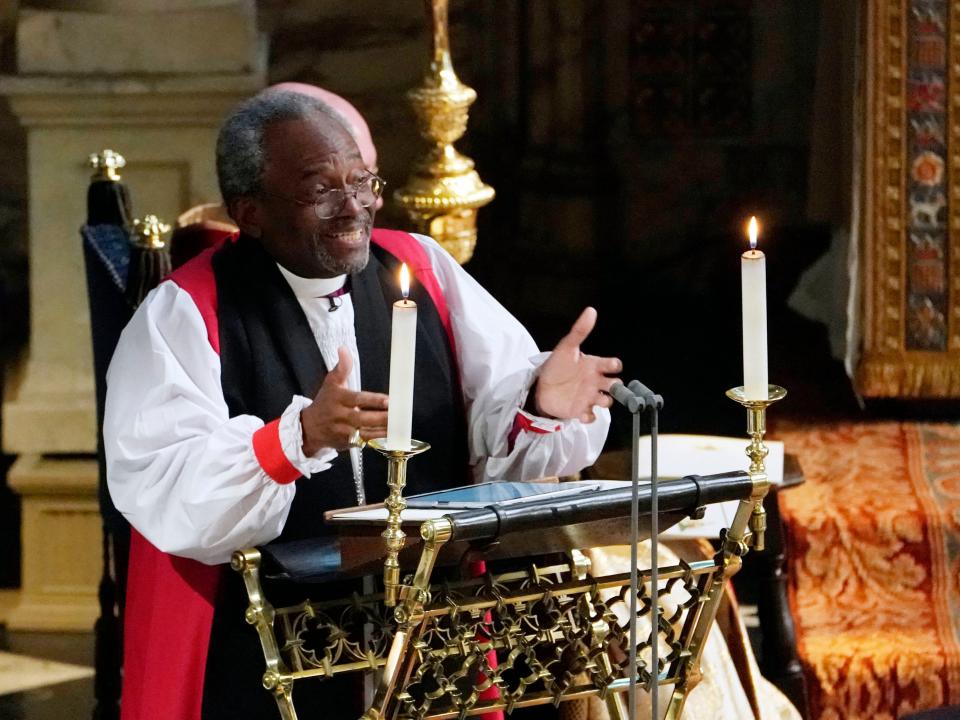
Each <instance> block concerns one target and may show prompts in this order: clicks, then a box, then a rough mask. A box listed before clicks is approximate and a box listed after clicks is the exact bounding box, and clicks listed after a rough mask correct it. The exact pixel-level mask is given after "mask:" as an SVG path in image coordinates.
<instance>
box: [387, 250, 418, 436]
mask: <svg viewBox="0 0 960 720" xmlns="http://www.w3.org/2000/svg"><path fill="white" fill-rule="evenodd" d="M400 291H401V292H402V293H403V299H402V300H397V302H395V303H394V304H393V331H392V334H391V337H390V390H389V393H390V410H389V412H388V414H387V448H388V449H389V450H409V449H410V446H411V442H410V439H411V437H412V430H413V358H414V355H415V351H416V347H417V304H416V303H415V302H414V301H413V300H410V299H409V298H408V295H409V294H410V271H409V270H407V265H406V263H404V264H403V267H401V268H400Z"/></svg>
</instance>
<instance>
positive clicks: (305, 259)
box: [257, 115, 375, 277]
mask: <svg viewBox="0 0 960 720" xmlns="http://www.w3.org/2000/svg"><path fill="white" fill-rule="evenodd" d="M263 149H264V171H263V178H262V188H263V190H264V193H263V194H262V195H261V197H259V198H258V199H257V202H258V204H259V207H260V222H259V227H260V242H261V243H263V246H264V248H265V249H266V250H267V252H269V253H270V254H271V255H272V256H273V257H274V258H275V259H276V260H277V261H278V262H279V263H280V264H281V265H283V266H284V267H285V268H287V269H288V270H290V271H291V272H293V273H295V274H297V275H300V276H302V277H333V276H335V275H341V274H343V273H352V272H358V271H360V270H362V269H363V268H364V267H366V265H367V259H368V257H369V252H370V231H371V229H372V228H373V215H374V211H375V206H374V207H370V208H364V207H362V206H361V205H360V203H359V202H357V200H356V198H354V197H351V196H350V193H348V194H347V200H346V202H345V203H344V205H343V207H342V208H341V209H340V211H339V212H338V213H337V214H336V215H335V216H334V217H331V218H328V219H325V220H321V219H320V218H318V217H317V214H316V212H315V211H314V208H313V205H312V203H313V201H314V199H315V198H316V197H317V193H318V191H319V190H322V189H324V188H326V189H333V190H344V189H346V190H348V191H352V188H353V186H354V185H355V184H356V183H357V182H358V181H359V180H361V179H363V178H364V177H365V176H366V175H367V169H366V167H365V166H364V164H363V159H362V158H361V156H360V151H359V150H358V149H357V145H356V143H355V142H354V140H353V138H352V137H351V136H350V133H349V132H347V130H346V129H344V128H343V127H342V126H341V125H340V124H339V123H338V122H337V121H335V120H333V119H330V118H327V117H326V116H323V115H316V116H314V117H311V118H304V119H298V120H285V121H281V122H276V123H272V124H271V125H269V126H267V128H266V130H265V132H264V137H263ZM289 198H296V199H297V200H300V201H301V202H303V203H307V204H305V205H304V204H299V203H297V202H293V201H292V200H290V199H289Z"/></svg>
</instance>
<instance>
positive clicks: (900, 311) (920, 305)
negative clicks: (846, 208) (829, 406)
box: [856, 0, 960, 398]
mask: <svg viewBox="0 0 960 720" xmlns="http://www.w3.org/2000/svg"><path fill="white" fill-rule="evenodd" d="M862 7H863V8H864V15H865V18H864V19H865V28H866V32H865V37H864V47H863V48H862V50H861V53H860V56H861V65H862V74H863V83H862V85H861V88H862V90H861V92H862V95H861V101H862V110H863V112H862V120H863V136H864V138H865V143H864V148H863V149H864V158H863V161H864V163H863V168H864V170H865V174H864V183H863V188H862V198H863V209H864V213H863V233H862V234H863V244H864V247H863V251H862V255H861V258H862V261H861V263H860V265H861V268H860V271H861V278H862V286H863V310H862V313H861V318H862V321H863V340H864V342H863V355H862V358H861V361H860V364H859V366H858V368H857V373H856V380H857V386H858V389H859V391H860V392H861V393H862V394H863V395H866V396H869V397H942V398H948V397H949V398H955V397H960V293H957V292H953V290H956V289H960V285H958V284H957V283H960V203H957V202H951V194H952V193H956V192H957V191H958V190H960V185H958V183H957V174H958V172H960V153H958V150H957V149H958V147H960V98H958V97H957V93H956V92H955V91H951V88H956V87H957V86H958V82H957V81H958V78H960V41H954V42H952V43H951V40H950V38H951V28H954V29H955V28H957V27H960V22H958V17H960V3H958V2H950V0H876V2H869V3H863V4H862Z"/></svg>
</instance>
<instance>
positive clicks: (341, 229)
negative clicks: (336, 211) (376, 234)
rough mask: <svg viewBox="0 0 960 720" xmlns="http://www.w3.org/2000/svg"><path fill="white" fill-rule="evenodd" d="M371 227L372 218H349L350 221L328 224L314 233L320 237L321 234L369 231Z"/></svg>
mask: <svg viewBox="0 0 960 720" xmlns="http://www.w3.org/2000/svg"><path fill="white" fill-rule="evenodd" d="M372 228H373V221H372V220H363V221H360V222H357V221H356V220H351V221H350V222H345V223H343V224H340V225H328V226H327V227H325V228H322V229H318V230H317V232H316V233H315V235H316V236H317V237H320V236H322V235H340V234H343V233H352V232H357V231H361V232H369V231H370V230H371V229H372Z"/></svg>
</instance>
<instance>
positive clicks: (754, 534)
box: [727, 385, 787, 551]
mask: <svg viewBox="0 0 960 720" xmlns="http://www.w3.org/2000/svg"><path fill="white" fill-rule="evenodd" d="M786 396H787V391H786V390H785V389H784V388H782V387H780V386H779V385H768V386H767V397H766V399H764V400H749V399H747V396H746V392H745V389H744V387H743V386H742V385H741V386H740V387H735V388H731V389H730V390H727V397H728V398H730V399H731V400H733V401H734V402H737V403H739V404H741V405H743V407H745V408H746V409H747V434H748V435H750V444H749V445H748V446H747V449H746V453H747V457H749V458H750V470H749V472H750V475H751V477H756V476H761V475H762V476H763V479H764V480H766V474H767V468H766V466H765V465H764V463H763V461H764V458H766V457H767V454H768V453H769V452H770V450H769V449H768V448H767V446H766V445H764V443H763V436H764V435H765V434H766V432H767V408H768V407H770V406H771V405H773V403H775V402H777V401H778V400H783V398H785V397H786ZM764 495H766V493H764ZM766 529H767V513H766V511H765V510H764V509H763V498H762V497H761V498H760V499H759V500H758V501H757V503H756V504H755V505H754V506H753V513H752V514H751V515H750V533H751V545H752V546H753V549H754V550H757V551H761V550H763V547H764V543H763V535H764V533H765V532H766Z"/></svg>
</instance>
